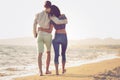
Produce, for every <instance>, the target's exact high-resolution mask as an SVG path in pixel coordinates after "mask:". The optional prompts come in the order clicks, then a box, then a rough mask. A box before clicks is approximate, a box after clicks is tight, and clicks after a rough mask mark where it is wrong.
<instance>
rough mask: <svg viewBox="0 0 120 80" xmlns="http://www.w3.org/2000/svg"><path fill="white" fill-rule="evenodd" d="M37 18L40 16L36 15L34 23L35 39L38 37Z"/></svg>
mask: <svg viewBox="0 0 120 80" xmlns="http://www.w3.org/2000/svg"><path fill="white" fill-rule="evenodd" d="M37 16H38V15H36V17H35V20H34V23H33V35H34V37H35V38H36V37H37V30H36V29H37Z"/></svg>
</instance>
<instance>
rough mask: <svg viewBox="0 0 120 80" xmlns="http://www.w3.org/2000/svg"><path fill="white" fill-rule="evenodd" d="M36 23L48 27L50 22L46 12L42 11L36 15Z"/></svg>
mask: <svg viewBox="0 0 120 80" xmlns="http://www.w3.org/2000/svg"><path fill="white" fill-rule="evenodd" d="M36 19H37V23H38V24H39V26H40V27H42V28H45V29H48V28H49V24H50V19H49V17H48V13H46V12H45V11H42V12H40V13H38V14H37V15H36Z"/></svg>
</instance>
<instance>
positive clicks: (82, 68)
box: [13, 58, 120, 80]
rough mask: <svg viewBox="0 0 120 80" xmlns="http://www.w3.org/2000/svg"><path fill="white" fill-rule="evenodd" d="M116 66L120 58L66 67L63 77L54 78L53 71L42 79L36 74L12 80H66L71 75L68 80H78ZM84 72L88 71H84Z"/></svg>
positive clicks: (119, 63) (118, 64)
mask: <svg viewBox="0 0 120 80" xmlns="http://www.w3.org/2000/svg"><path fill="white" fill-rule="evenodd" d="M118 61H119V62H118ZM108 63H110V64H108ZM106 64H107V65H108V67H105V66H106ZM112 64H113V65H112ZM98 65H99V66H98ZM95 66H96V67H95ZM118 66H120V58H115V59H107V60H102V61H97V62H93V63H88V64H82V65H80V66H70V67H67V72H66V74H64V75H61V74H60V76H56V75H55V71H54V70H53V71H52V73H53V74H51V75H45V76H43V77H39V75H38V74H34V75H27V76H20V77H16V78H14V79H13V80H39V79H42V80H49V79H51V80H52V79H53V80H57V79H58V77H59V78H61V79H63V78H66V79H65V80H68V79H67V77H65V76H66V75H68V74H73V75H74V76H75V77H73V78H72V77H70V78H69V80H79V78H77V77H80V76H81V75H89V76H88V77H91V75H95V74H97V73H98V74H99V73H100V71H101V72H104V71H106V70H111V69H113V68H115V67H118ZM95 68H96V69H95ZM98 68H99V69H98ZM89 69H94V70H93V71H92V72H91V71H89ZM86 70H88V71H86ZM75 71H76V72H77V74H76V73H75ZM78 71H80V72H78ZM85 72H87V73H85ZM44 78H45V79H44ZM81 79H82V78H81ZM82 80H92V79H89V78H86V79H85V78H84V79H82Z"/></svg>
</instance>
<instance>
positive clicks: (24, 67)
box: [0, 45, 117, 80]
mask: <svg viewBox="0 0 120 80" xmlns="http://www.w3.org/2000/svg"><path fill="white" fill-rule="evenodd" d="M51 54H52V56H51V59H52V60H51V65H50V69H51V70H54V62H53V61H54V60H53V59H54V53H53V50H52V53H51ZM116 54H117V53H116V52H114V51H111V50H96V49H89V48H86V49H81V48H74V49H73V48H68V50H67V64H66V66H67V67H71V66H79V65H82V64H87V63H91V62H97V61H102V60H106V59H112V58H116V57H117V56H116ZM37 55H38V54H37V49H36V47H35V46H9V45H1V46H0V80H10V79H12V78H15V77H20V76H25V75H32V74H38V66H37ZM45 59H46V54H45V53H44V54H43V57H42V60H43V71H44V72H45ZM59 62H60V66H61V56H60V58H59Z"/></svg>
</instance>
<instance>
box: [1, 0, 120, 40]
mask: <svg viewBox="0 0 120 80" xmlns="http://www.w3.org/2000/svg"><path fill="white" fill-rule="evenodd" d="M45 1H46V0H0V39H3V38H16V37H32V36H33V34H32V29H33V21H34V17H35V14H36V13H38V12H41V11H43V10H44V7H43V6H44V2H45ZM50 1H51V2H52V4H55V5H57V6H58V7H59V8H60V10H61V13H62V14H65V15H66V16H67V19H68V24H67V25H66V30H67V34H68V38H69V39H84V38H94V37H96V38H108V37H112V38H117V39H118V38H120V5H119V4H120V0H50ZM53 35H54V33H53Z"/></svg>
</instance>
